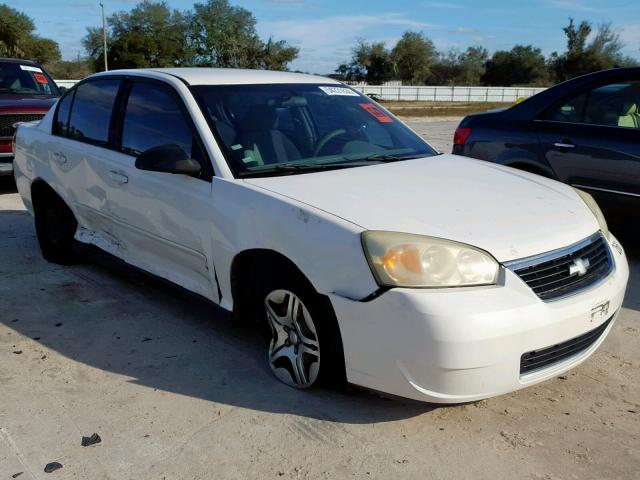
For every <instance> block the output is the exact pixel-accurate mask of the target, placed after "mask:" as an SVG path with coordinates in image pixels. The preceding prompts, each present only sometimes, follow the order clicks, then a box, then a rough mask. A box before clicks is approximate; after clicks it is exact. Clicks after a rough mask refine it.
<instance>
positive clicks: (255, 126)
mask: <svg viewBox="0 0 640 480" xmlns="http://www.w3.org/2000/svg"><path fill="white" fill-rule="evenodd" d="M192 91H193V92H194V94H195V96H196V99H197V100H198V102H199V104H200V108H201V110H202V111H203V112H204V113H205V115H206V116H207V117H208V120H209V124H210V125H211V127H212V129H213V131H214V134H215V135H216V137H217V138H218V140H219V141H220V143H221V145H220V146H221V148H222V150H223V152H224V153H225V157H226V159H227V161H228V163H229V165H230V167H231V168H232V169H233V171H234V173H235V174H236V175H238V176H242V175H262V174H269V172H275V173H276V174H277V172H278V171H282V168H281V166H279V165H278V164H289V163H296V164H301V166H304V167H312V168H313V167H321V166H323V165H325V166H326V165H332V166H334V167H335V166H336V165H337V164H340V165H339V166H340V167H341V168H342V166H344V167H345V168H346V167H347V166H348V165H351V166H354V167H355V166H364V165H372V164H375V163H376V162H377V161H383V158H382V157H384V161H391V160H394V159H397V160H404V159H416V158H422V157H426V156H430V155H435V154H436V152H435V151H434V150H432V149H431V148H430V147H429V146H428V145H427V144H426V143H425V142H424V141H423V140H422V139H421V138H420V137H418V136H417V135H416V134H414V133H413V132H411V131H410V130H409V129H408V128H406V127H405V126H404V125H403V124H402V123H401V122H399V121H398V120H397V119H395V118H394V117H392V116H391V115H389V114H388V113H387V112H386V111H385V110H383V109H382V108H381V107H380V106H378V105H377V104H375V103H374V102H372V101H371V100H370V99H368V98H367V97H364V96H362V95H360V94H358V93H356V92H354V91H353V90H351V89H349V88H347V87H344V86H340V85H336V84H333V85H314V84H280V85H211V86H197V87H192ZM376 157H380V158H381V159H380V160H376ZM294 170H295V171H297V172H303V171H308V170H303V169H300V168H298V169H294ZM290 171H292V170H291V169H289V172H290Z"/></svg>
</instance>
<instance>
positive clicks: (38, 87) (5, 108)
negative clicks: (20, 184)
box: [0, 58, 60, 175]
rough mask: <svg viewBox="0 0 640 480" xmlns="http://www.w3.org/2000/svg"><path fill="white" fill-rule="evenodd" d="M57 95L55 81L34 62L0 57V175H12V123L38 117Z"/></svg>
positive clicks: (13, 128) (45, 110)
mask: <svg viewBox="0 0 640 480" xmlns="http://www.w3.org/2000/svg"><path fill="white" fill-rule="evenodd" d="M59 96H60V90H59V89H58V87H57V86H56V84H55V82H54V81H53V79H52V78H51V77H50V76H49V74H48V73H47V72H45V71H44V70H43V69H42V67H41V66H40V65H38V64H37V63H35V62H32V61H30V60H18V59H9V58H0V175H12V174H13V151H12V148H11V141H12V139H13V132H14V131H15V126H14V125H15V124H16V123H18V122H31V121H34V120H40V119H41V118H42V117H44V114H45V113H47V111H48V110H49V108H51V106H52V105H53V104H54V103H55V102H56V100H57V99H58V97H59Z"/></svg>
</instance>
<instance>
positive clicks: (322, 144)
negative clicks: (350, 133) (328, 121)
mask: <svg viewBox="0 0 640 480" xmlns="http://www.w3.org/2000/svg"><path fill="white" fill-rule="evenodd" d="M345 133H347V131H346V130H345V129H344V128H338V129H337V130H332V131H331V132H329V133H327V134H326V135H325V136H324V137H322V139H321V140H320V141H319V142H318V146H317V147H316V149H315V150H314V151H313V156H314V157H317V156H318V154H319V153H320V152H321V151H322V149H323V148H324V147H325V146H326V145H327V143H329V141H331V140H332V139H334V138H336V137H337V136H339V135H343V134H345Z"/></svg>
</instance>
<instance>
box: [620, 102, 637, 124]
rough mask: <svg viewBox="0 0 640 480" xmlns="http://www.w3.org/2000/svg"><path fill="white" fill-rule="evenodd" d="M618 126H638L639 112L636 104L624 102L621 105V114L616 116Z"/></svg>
mask: <svg viewBox="0 0 640 480" xmlns="http://www.w3.org/2000/svg"><path fill="white" fill-rule="evenodd" d="M618 126H619V127H626V128H640V113H639V112H638V104H637V103H634V102H626V103H625V104H624V106H623V107H622V112H621V115H620V116H619V117H618Z"/></svg>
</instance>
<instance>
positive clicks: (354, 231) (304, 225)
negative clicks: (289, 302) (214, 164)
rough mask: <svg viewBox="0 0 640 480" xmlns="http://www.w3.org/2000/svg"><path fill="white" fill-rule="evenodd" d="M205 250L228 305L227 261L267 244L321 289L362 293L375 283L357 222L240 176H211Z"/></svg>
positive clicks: (351, 295) (224, 303)
mask: <svg viewBox="0 0 640 480" xmlns="http://www.w3.org/2000/svg"><path fill="white" fill-rule="evenodd" d="M212 191H213V204H214V208H215V215H214V222H212V226H211V229H212V231H211V238H212V246H211V252H212V257H213V261H214V264H215V265H216V270H217V272H216V273H217V277H218V282H219V286H220V290H221V293H222V302H221V304H222V306H223V307H224V308H228V309H231V308H232V307H233V305H232V295H231V265H232V262H233V259H234V258H235V256H236V255H237V254H239V253H240V252H242V251H245V250H251V249H266V250H273V251H275V252H278V253H280V254H282V255H283V256H285V257H287V258H288V259H290V260H291V261H292V262H293V263H294V264H295V265H296V266H297V267H298V269H300V271H301V272H302V273H303V274H304V275H305V276H306V277H307V279H308V280H309V281H310V282H311V284H312V285H313V286H314V288H315V289H316V290H317V291H318V292H319V293H322V294H331V293H335V294H338V295H342V296H346V297H349V298H358V299H359V298H364V297H366V296H367V295H369V294H371V292H373V291H375V290H376V289H377V288H378V285H377V284H376V282H375V279H374V278H373V275H372V273H371V270H370V268H369V265H368V263H367V260H366V258H365V255H364V252H363V250H362V244H361V241H360V234H361V232H362V231H363V228H362V227H360V226H358V225H355V224H353V223H350V222H348V221H346V220H343V219H341V218H338V217H336V216H334V215H331V214H329V213H327V212H324V211H322V210H318V209H316V208H314V207H311V206H309V205H306V204H303V203H301V202H298V201H296V200H293V199H290V198H287V197H284V196H282V195H278V194H276V193H273V192H270V191H268V190H264V189H262V188H260V187H257V186H254V185H251V184H249V183H247V182H244V181H242V180H225V179H221V178H215V179H214V181H213V184H212Z"/></svg>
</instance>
